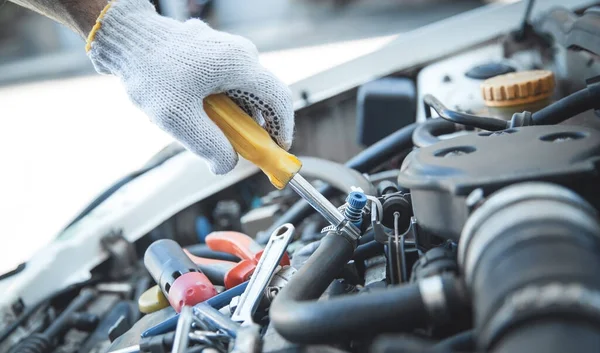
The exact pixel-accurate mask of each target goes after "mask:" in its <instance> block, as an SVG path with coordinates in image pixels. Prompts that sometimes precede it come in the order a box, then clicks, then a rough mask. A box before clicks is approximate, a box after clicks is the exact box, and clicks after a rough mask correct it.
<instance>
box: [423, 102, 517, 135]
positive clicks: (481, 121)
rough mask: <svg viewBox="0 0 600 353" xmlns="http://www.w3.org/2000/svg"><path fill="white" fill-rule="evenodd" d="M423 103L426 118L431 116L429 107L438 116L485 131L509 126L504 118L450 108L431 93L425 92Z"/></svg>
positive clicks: (498, 129)
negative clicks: (461, 111)
mask: <svg viewBox="0 0 600 353" xmlns="http://www.w3.org/2000/svg"><path fill="white" fill-rule="evenodd" d="M423 103H424V104H425V116H426V117H427V118H431V109H433V110H435V111H436V112H437V113H438V115H439V116H440V118H443V119H446V120H448V121H451V122H453V123H456V124H461V125H465V126H469V127H474V128H478V129H482V130H487V131H500V130H505V129H507V128H508V127H509V123H510V122H508V121H506V120H500V119H496V118H489V117H484V116H477V115H471V114H466V113H460V112H457V111H454V110H450V109H448V108H447V107H446V106H445V105H444V104H442V102H440V100H438V99H437V98H435V97H434V96H432V95H431V94H426V95H425V96H424V97H423Z"/></svg>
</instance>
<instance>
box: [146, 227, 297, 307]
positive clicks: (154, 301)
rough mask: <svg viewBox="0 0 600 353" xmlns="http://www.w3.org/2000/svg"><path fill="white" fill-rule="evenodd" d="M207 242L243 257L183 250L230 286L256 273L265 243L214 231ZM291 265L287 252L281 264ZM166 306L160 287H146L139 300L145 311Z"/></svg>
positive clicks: (214, 279)
mask: <svg viewBox="0 0 600 353" xmlns="http://www.w3.org/2000/svg"><path fill="white" fill-rule="evenodd" d="M206 243H207V245H208V247H209V248H210V249H211V250H213V251H215V252H219V253H223V254H233V255H235V256H236V258H240V259H242V260H241V261H240V262H237V263H236V262H231V261H224V260H215V259H209V258H204V257H199V256H195V255H192V254H191V253H190V252H189V251H187V250H185V249H184V250H183V251H184V252H185V253H186V255H187V256H188V257H189V258H190V259H191V260H192V262H194V263H195V264H196V266H197V267H198V268H199V269H200V270H201V271H202V272H203V273H204V274H205V275H206V277H208V279H209V280H210V281H211V282H212V283H213V284H217V285H222V284H224V285H225V288H227V289H229V288H233V287H235V286H237V285H239V284H241V283H243V282H246V281H247V280H248V279H249V278H250V276H251V275H252V273H253V272H254V269H255V268H256V264H257V263H258V260H259V259H260V257H261V256H262V254H263V247H262V245H260V244H258V243H257V242H256V241H255V240H254V239H252V238H250V237H249V236H247V235H246V234H244V233H239V232H233V231H221V232H212V233H211V234H209V235H208V236H207V237H206ZM289 264H290V258H289V256H288V254H287V253H285V254H284V256H283V257H282V259H281V261H280V265H281V266H287V265H289ZM167 306H169V301H168V300H167V299H166V298H165V296H164V295H163V293H162V291H161V289H160V288H159V287H158V286H154V287H151V288H150V289H148V290H146V292H144V293H143V294H142V295H141V296H140V298H139V300H138V307H139V309H140V311H141V312H143V313H146V314H148V313H152V312H155V311H158V310H160V309H163V308H166V307H167Z"/></svg>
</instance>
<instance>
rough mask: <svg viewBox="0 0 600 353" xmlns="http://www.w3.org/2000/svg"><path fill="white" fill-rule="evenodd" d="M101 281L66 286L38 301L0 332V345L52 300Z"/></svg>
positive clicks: (98, 279)
mask: <svg viewBox="0 0 600 353" xmlns="http://www.w3.org/2000/svg"><path fill="white" fill-rule="evenodd" d="M102 279H103V278H101V277H97V278H91V279H89V280H87V281H83V282H79V283H75V284H72V285H70V286H68V287H66V288H63V289H61V290H59V291H57V292H55V293H54V294H51V295H49V296H48V297H47V298H44V299H42V300H40V301H39V302H38V303H36V304H35V305H33V306H31V307H30V308H28V309H26V310H25V311H24V312H23V314H21V316H19V318H17V319H16V320H15V321H14V322H13V323H11V324H10V325H9V326H8V327H7V328H6V329H4V331H2V333H0V343H2V342H3V341H4V340H5V339H6V338H7V337H8V336H10V335H11V334H12V333H13V332H14V331H15V330H16V329H17V328H18V327H19V326H21V325H22V324H23V322H25V320H27V319H28V318H29V317H30V316H31V315H32V314H33V313H35V312H36V311H38V310H39V309H41V308H42V307H43V306H44V305H45V304H48V303H49V302H50V301H52V300H54V299H56V298H58V297H60V296H61V295H63V294H66V293H69V292H70V291H74V290H79V289H81V288H83V287H86V286H90V285H94V284H96V283H99V282H101V281H102Z"/></svg>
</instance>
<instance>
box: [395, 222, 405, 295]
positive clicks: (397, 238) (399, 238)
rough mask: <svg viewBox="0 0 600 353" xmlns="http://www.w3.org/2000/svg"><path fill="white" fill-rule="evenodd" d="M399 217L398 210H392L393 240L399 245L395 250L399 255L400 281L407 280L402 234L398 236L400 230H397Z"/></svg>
mask: <svg viewBox="0 0 600 353" xmlns="http://www.w3.org/2000/svg"><path fill="white" fill-rule="evenodd" d="M399 219H400V212H394V238H395V239H394V241H395V243H396V246H399V247H400V250H399V251H397V253H398V256H399V257H400V282H401V283H402V282H406V281H408V278H407V276H406V256H405V254H404V236H400V234H399V233H400V232H399V230H398V220H399Z"/></svg>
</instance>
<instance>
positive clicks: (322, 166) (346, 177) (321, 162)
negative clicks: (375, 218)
mask: <svg viewBox="0 0 600 353" xmlns="http://www.w3.org/2000/svg"><path fill="white" fill-rule="evenodd" d="M299 158H300V160H301V161H302V170H301V172H302V176H303V177H305V178H312V179H318V180H321V181H323V182H325V183H327V184H329V185H331V186H332V187H334V188H335V189H337V190H339V191H341V192H343V193H349V192H351V191H352V189H351V188H352V187H353V186H356V187H359V188H361V189H362V190H363V192H364V193H365V194H367V195H373V196H376V190H375V187H374V186H373V184H371V182H370V181H369V179H367V178H366V177H365V176H364V175H362V174H361V173H359V172H357V171H356V170H354V169H352V168H348V167H347V166H345V165H343V164H340V163H336V162H332V161H328V160H326V159H322V158H316V157H299Z"/></svg>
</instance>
